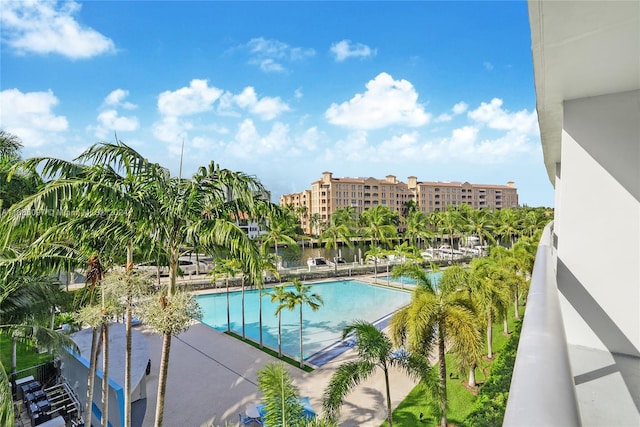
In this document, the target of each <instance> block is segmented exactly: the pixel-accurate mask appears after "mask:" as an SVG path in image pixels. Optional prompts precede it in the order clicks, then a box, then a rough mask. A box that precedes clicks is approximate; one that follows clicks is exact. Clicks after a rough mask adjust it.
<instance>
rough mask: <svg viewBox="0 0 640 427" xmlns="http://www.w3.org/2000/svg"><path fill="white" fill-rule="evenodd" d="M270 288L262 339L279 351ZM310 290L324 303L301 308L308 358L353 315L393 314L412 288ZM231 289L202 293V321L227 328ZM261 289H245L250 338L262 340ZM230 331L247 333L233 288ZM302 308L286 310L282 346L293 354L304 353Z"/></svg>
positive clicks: (342, 285)
mask: <svg viewBox="0 0 640 427" xmlns="http://www.w3.org/2000/svg"><path fill="white" fill-rule="evenodd" d="M267 292H268V290H265V291H263V296H262V339H263V343H264V344H265V345H266V346H268V347H271V348H273V349H275V350H277V348H278V318H277V316H276V315H275V311H276V308H277V303H272V302H271V298H270V295H268V294H267ZM311 293H316V294H318V295H320V296H321V297H322V300H323V302H324V304H323V305H322V306H321V307H320V308H319V309H318V310H317V311H315V312H314V311H312V310H311V309H310V308H309V307H308V306H303V309H302V313H303V314H302V323H303V329H302V339H303V347H304V348H303V351H304V358H305V359H309V358H311V357H313V356H314V355H315V354H316V353H319V352H321V351H322V350H323V349H326V348H328V347H330V346H332V345H334V344H335V343H336V342H337V341H339V340H340V339H341V336H342V330H343V329H344V327H345V326H346V325H347V324H348V323H351V322H352V321H354V320H366V321H368V322H372V323H375V322H377V321H381V320H382V319H384V318H386V317H388V315H389V314H391V313H393V312H395V311H396V310H398V309H399V308H401V307H403V306H404V305H406V304H408V303H409V301H410V300H411V293H409V292H407V291H402V290H399V289H393V288H387V287H383V286H375V285H369V284H367V283H363V282H358V281H356V280H341V281H335V282H326V283H317V284H313V285H312V289H311ZM226 298H227V297H226V293H225V292H222V293H217V294H207V295H198V296H197V297H196V299H197V301H198V303H199V304H200V307H201V308H202V313H203V316H202V320H201V321H202V323H204V324H206V325H208V326H211V327H213V328H215V329H217V330H219V331H226V330H227V299H226ZM259 300H260V293H259V291H258V290H245V331H246V335H247V337H248V338H251V339H252V340H254V341H259V339H260V309H259ZM229 307H230V319H231V330H232V331H234V332H236V333H238V334H241V333H242V293H241V292H240V291H234V292H230V293H229ZM299 333H300V308H299V306H298V307H296V308H295V310H293V311H289V310H287V309H284V310H282V351H283V352H284V353H286V354H287V355H289V356H291V357H295V358H298V357H299V354H300V340H299Z"/></svg>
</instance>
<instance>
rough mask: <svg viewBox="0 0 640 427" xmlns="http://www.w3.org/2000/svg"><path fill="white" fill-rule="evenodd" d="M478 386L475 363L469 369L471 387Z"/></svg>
mask: <svg viewBox="0 0 640 427" xmlns="http://www.w3.org/2000/svg"><path fill="white" fill-rule="evenodd" d="M475 386H476V365H473V366H472V367H471V369H470V370H469V387H475Z"/></svg>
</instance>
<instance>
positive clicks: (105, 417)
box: [102, 323, 109, 427]
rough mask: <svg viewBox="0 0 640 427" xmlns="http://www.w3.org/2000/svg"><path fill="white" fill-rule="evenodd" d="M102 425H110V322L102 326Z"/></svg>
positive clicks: (105, 426)
mask: <svg viewBox="0 0 640 427" xmlns="http://www.w3.org/2000/svg"><path fill="white" fill-rule="evenodd" d="M102 427H109V324H108V323H105V324H104V325H103V326H102Z"/></svg>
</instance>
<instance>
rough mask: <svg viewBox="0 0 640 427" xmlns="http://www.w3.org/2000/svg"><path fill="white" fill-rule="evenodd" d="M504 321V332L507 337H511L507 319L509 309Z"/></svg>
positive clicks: (505, 313)
mask: <svg viewBox="0 0 640 427" xmlns="http://www.w3.org/2000/svg"><path fill="white" fill-rule="evenodd" d="M503 317H504V319H502V326H503V332H504V334H505V335H509V320H508V318H507V309H506V308H505V310H504V316H503Z"/></svg>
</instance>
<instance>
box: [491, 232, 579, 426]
mask: <svg viewBox="0 0 640 427" xmlns="http://www.w3.org/2000/svg"><path fill="white" fill-rule="evenodd" d="M552 230H553V223H550V224H549V225H547V227H545V230H544V233H543V235H542V238H541V239H540V245H539V246H538V252H537V254H536V261H535V265H534V268H533V275H532V277H531V286H530V288H529V295H528V297H527V308H526V312H525V316H524V322H523V325H522V332H521V335H520V343H519V345H518V353H517V358H516V363H515V367H514V370H513V377H512V379H511V387H510V389H509V400H508V401H507V409H506V412H505V417H504V422H503V426H506V427H513V426H550V427H553V426H558V427H560V426H562V427H567V426H579V425H581V421H580V411H579V409H578V403H577V399H576V390H575V385H574V380H573V374H572V372H571V365H570V362H569V353H568V349H567V339H566V336H565V332H564V324H563V320H562V313H561V311H560V301H559V298H558V285H557V281H556V274H555V262H554V254H553V245H552V234H553V233H552Z"/></svg>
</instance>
